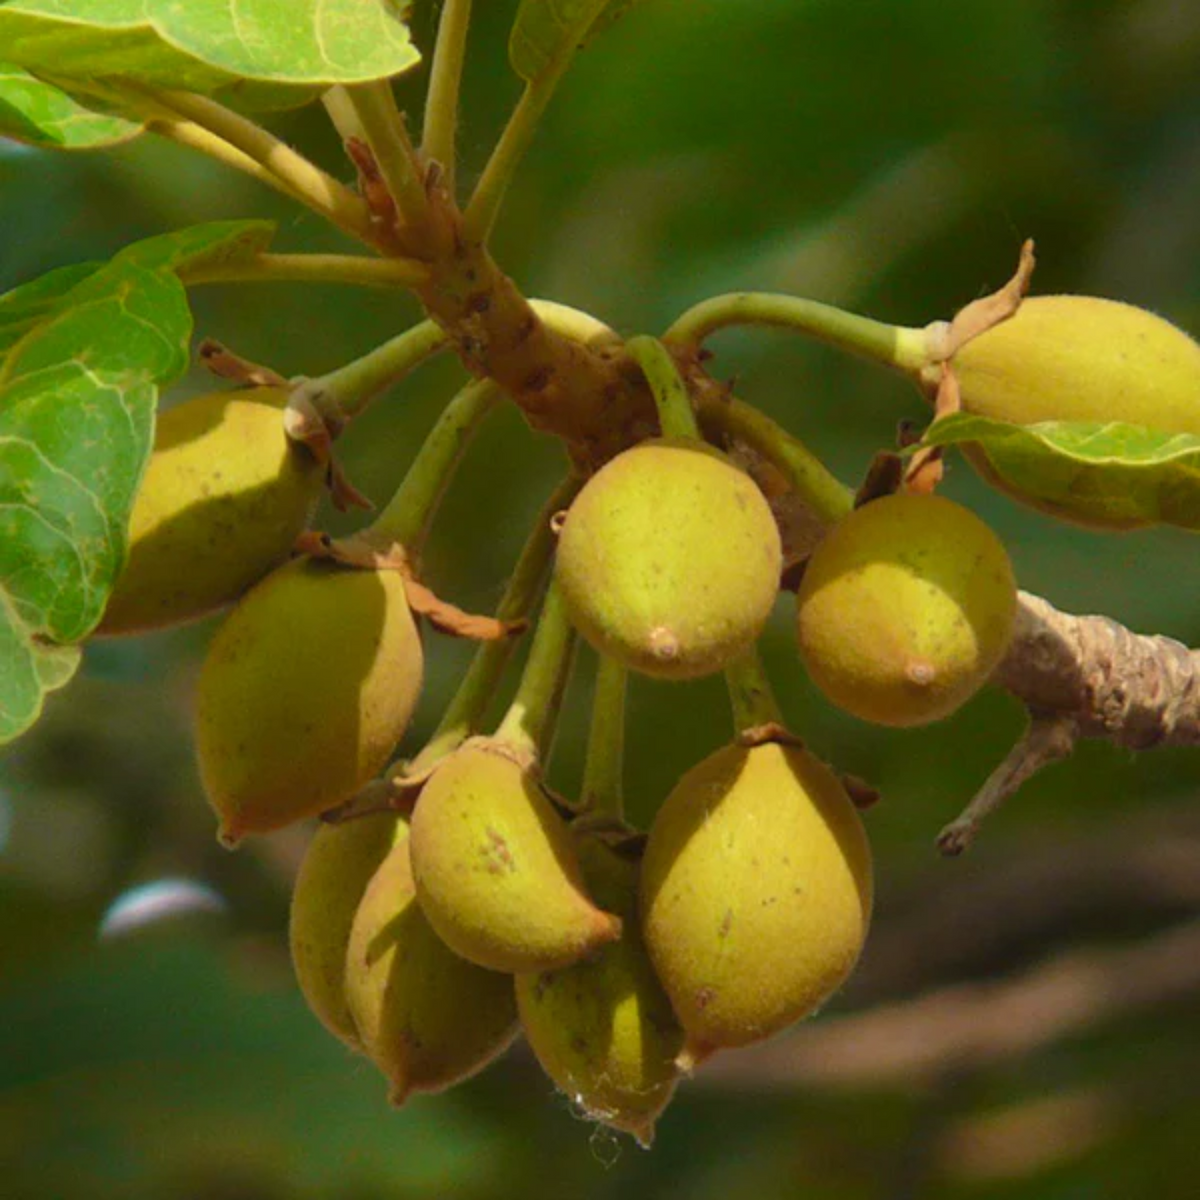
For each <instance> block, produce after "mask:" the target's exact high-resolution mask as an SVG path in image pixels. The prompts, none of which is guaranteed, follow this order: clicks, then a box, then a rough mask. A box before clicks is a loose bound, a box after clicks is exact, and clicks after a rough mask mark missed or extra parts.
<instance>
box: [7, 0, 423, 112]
mask: <svg viewBox="0 0 1200 1200" xmlns="http://www.w3.org/2000/svg"><path fill="white" fill-rule="evenodd" d="M0 58H3V59H4V60H6V61H8V62H12V63H16V64H17V65H18V66H21V67H24V68H25V69H26V70H28V71H31V72H33V73H34V74H36V75H45V76H47V77H49V78H51V79H55V80H64V81H67V80H79V81H81V82H82V81H90V80H102V79H105V78H109V77H113V76H121V77H123V78H124V79H127V80H132V81H134V82H136V83H140V84H144V85H149V86H151V87H164V88H175V89H184V90H187V91H193V92H202V93H206V94H214V93H221V92H230V93H231V99H234V101H235V103H237V104H238V106H239V107H246V108H276V107H285V106H286V105H287V104H289V103H293V104H295V103H304V102H305V101H306V100H307V99H308V98H310V96H311V95H313V94H314V89H316V90H320V89H322V88H325V87H328V86H330V85H332V84H336V83H362V82H365V81H368V80H372V79H383V78H386V77H388V76H391V75H396V74H399V73H400V72H401V71H405V70H407V69H408V68H410V67H412V66H414V65H415V64H416V63H417V62H418V61H419V60H420V55H419V54H418V53H417V51H416V49H415V47H414V46H413V45H412V42H411V40H410V38H409V33H408V28H407V26H406V25H405V23H404V18H403V16H402V13H401V6H400V5H398V4H397V3H395V0H188V2H187V3H179V2H178V0H8V2H7V3H3V4H0ZM247 83H248V84H249V86H248V85H247ZM263 84H267V85H269V86H268V87H267V88H265V89H264V88H263V87H262V86H261V85H263ZM297 89H299V90H297Z"/></svg>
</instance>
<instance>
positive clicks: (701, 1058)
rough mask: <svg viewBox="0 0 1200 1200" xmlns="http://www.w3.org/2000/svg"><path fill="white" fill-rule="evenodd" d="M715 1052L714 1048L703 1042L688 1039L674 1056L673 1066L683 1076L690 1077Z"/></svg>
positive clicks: (715, 1048)
mask: <svg viewBox="0 0 1200 1200" xmlns="http://www.w3.org/2000/svg"><path fill="white" fill-rule="evenodd" d="M716 1052H717V1047H716V1046H709V1045H706V1044H705V1043H704V1042H694V1041H692V1040H691V1038H688V1039H687V1040H686V1041H685V1042H684V1043H683V1049H682V1050H680V1051H679V1053H678V1054H677V1055H675V1066H676V1067H677V1068H678V1069H679V1070H680V1071H681V1072H682V1073H683V1074H684V1075H691V1074H692V1072H693V1071H695V1069H696V1068H697V1067H698V1066H700V1065H701V1064H702V1063H705V1062H707V1061H708V1060H709V1059H710V1058H712V1056H713V1055H714V1054H715V1053H716Z"/></svg>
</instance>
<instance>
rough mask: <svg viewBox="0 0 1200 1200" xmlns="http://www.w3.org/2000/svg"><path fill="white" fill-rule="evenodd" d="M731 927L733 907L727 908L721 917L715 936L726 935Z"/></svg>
mask: <svg viewBox="0 0 1200 1200" xmlns="http://www.w3.org/2000/svg"><path fill="white" fill-rule="evenodd" d="M732 928H733V909H732V908H727V909H726V910H725V915H724V916H723V917H722V918H721V925H720V928H719V929H718V930H717V937H722V938H724V937H728V936H729V931H730V929H732Z"/></svg>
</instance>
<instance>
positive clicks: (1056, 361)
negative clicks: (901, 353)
mask: <svg viewBox="0 0 1200 1200" xmlns="http://www.w3.org/2000/svg"><path fill="white" fill-rule="evenodd" d="M952 365H953V367H954V374H955V377H956V378H957V380H958V385H959V391H960V394H961V398H962V403H963V407H964V408H965V409H966V411H968V412H971V413H975V414H977V415H978V416H983V417H991V418H992V419H994V420H998V421H1010V422H1012V423H1013V424H1016V425H1031V424H1036V423H1038V422H1041V421H1098V422H1105V421H1122V422H1126V423H1128V424H1131V425H1145V426H1148V427H1150V428H1152V429H1161V430H1165V431H1166V432H1169V433H1193V434H1200V399H1198V398H1197V397H1200V343H1197V342H1196V341H1194V340H1193V339H1192V338H1190V337H1188V335H1187V334H1186V333H1184V332H1183V330H1181V329H1178V328H1176V327H1175V326H1174V325H1172V324H1171V323H1170V322H1169V321H1164V320H1163V319H1162V318H1161V317H1159V316H1156V315H1155V314H1154V313H1150V312H1146V311H1145V309H1141V308H1135V307H1134V306H1133V305H1132V304H1123V303H1121V302H1120V301H1117V300H1103V299H1100V298H1099V297H1096V296H1032V297H1030V298H1028V299H1027V300H1025V301H1023V302H1022V304H1021V307H1020V308H1019V309H1018V310H1017V312H1016V313H1015V315H1014V316H1012V317H1010V318H1009V319H1008V320H1007V321H1002V322H1001V323H1000V324H999V325H996V326H994V327H993V328H991V329H989V330H988V331H987V332H986V333H983V334H980V335H979V336H978V337H976V338H973V339H972V340H971V341H969V342H967V343H966V344H965V345H964V346H962V347H961V348H960V349H959V350H958V351H957V353H956V354H955V355H954V358H953V360H952Z"/></svg>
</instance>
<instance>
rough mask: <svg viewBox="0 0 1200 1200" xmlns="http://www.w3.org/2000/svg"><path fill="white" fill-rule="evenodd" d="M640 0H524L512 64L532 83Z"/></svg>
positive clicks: (511, 51) (516, 23) (512, 37)
mask: <svg viewBox="0 0 1200 1200" xmlns="http://www.w3.org/2000/svg"><path fill="white" fill-rule="evenodd" d="M639 2H640V0H521V7H520V8H519V9H517V15H516V19H515V20H514V21H513V27H512V33H511V34H510V35H509V41H508V57H509V61H510V62H511V63H512V68H513V70H514V71H516V73H517V74H518V75H520V77H521V78H522V79H524V80H525V81H526V82H527V83H532V82H533V81H534V80H536V79H537V78H538V77H539V76H540V75H543V74H545V73H547V72H549V71H551V70H553V69H554V68H555V67H556V66H558V65H559V64H561V63H562V62H563V61H564V59H569V58H570V56H571V55H573V54H574V53H575V51H576V49H577V48H578V47H579V46H581V45H582V44H583V42H584V41H585V40H586V39H587V38H588V37H589V36H591V35H593V34H595V33H599V32H600V31H601V30H602V29H603V28H605V27H606V26H608V25H611V24H612V23H613V22H614V21H616V20H617V19H618V18H619V17H621V16H622V15H623V14H624V13H625V12H626V10H628V9H630V8H632V7H633V6H634V4H637V3H639Z"/></svg>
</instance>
